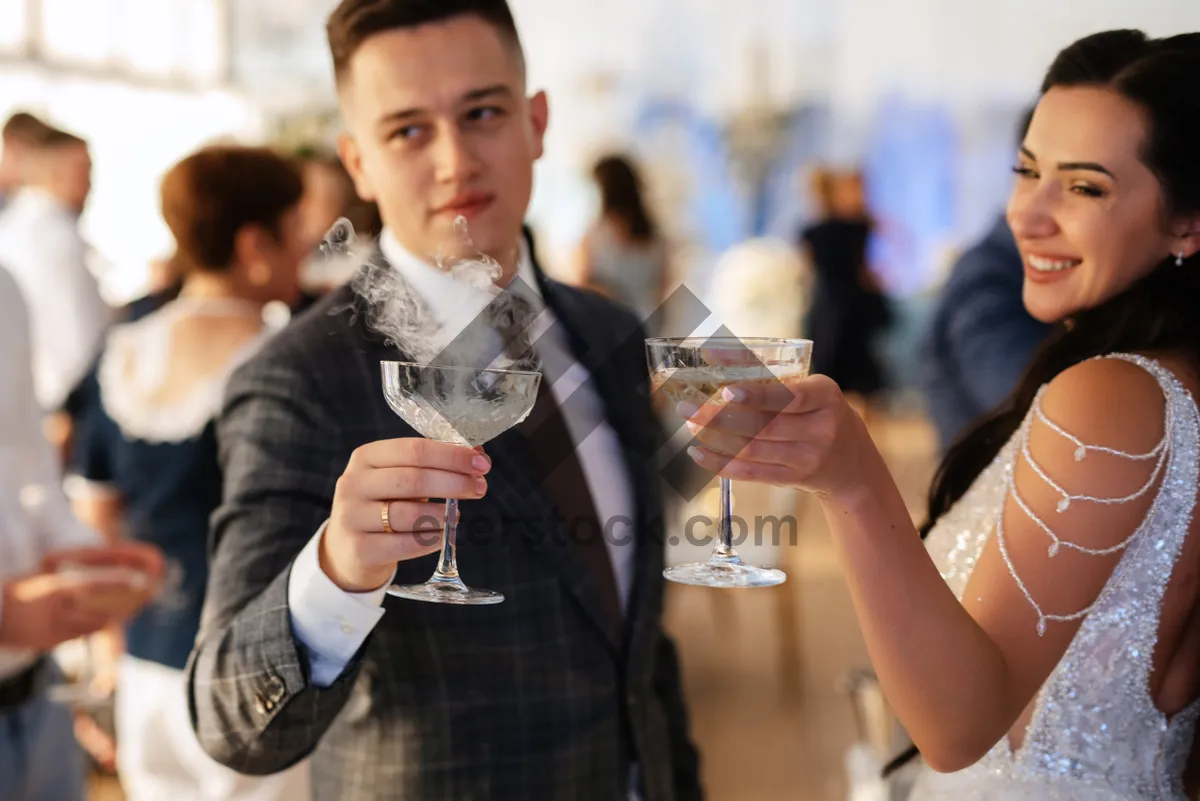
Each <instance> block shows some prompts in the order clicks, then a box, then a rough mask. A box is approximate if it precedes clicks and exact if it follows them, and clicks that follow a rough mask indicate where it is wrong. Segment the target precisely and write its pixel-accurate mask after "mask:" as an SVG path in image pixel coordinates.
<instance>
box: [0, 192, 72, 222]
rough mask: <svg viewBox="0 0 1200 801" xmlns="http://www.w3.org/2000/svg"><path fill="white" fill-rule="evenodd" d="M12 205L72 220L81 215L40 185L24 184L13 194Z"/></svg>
mask: <svg viewBox="0 0 1200 801" xmlns="http://www.w3.org/2000/svg"><path fill="white" fill-rule="evenodd" d="M10 206H11V207H13V208H16V207H20V208H26V209H29V210H31V211H37V212H50V213H53V214H58V215H60V216H62V217H65V218H68V219H71V220H75V219H78V216H79V215H77V214H74V213H73V212H72V211H71V209H69V208H68V207H67V206H66V205H65V204H63V203H62V202H61V201H60V200H59V199H58V198H56V197H55V196H54V195H52V194H50V193H49V192H48V191H46V190H45V189H42V188H41V187H39V186H24V187H21V188H20V189H18V190H17V193H16V194H15V195H13V196H12V199H11V201H10Z"/></svg>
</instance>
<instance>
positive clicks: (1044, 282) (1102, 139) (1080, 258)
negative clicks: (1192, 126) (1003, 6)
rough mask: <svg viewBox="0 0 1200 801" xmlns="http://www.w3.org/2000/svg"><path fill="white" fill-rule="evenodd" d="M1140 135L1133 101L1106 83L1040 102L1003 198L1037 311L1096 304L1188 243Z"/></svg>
mask: <svg viewBox="0 0 1200 801" xmlns="http://www.w3.org/2000/svg"><path fill="white" fill-rule="evenodd" d="M1145 137H1146V124H1145V121H1144V119H1143V116H1142V113H1141V111H1140V110H1139V108H1138V107H1137V106H1135V105H1134V104H1133V103H1131V102H1130V101H1128V100H1125V99H1124V98H1122V97H1120V96H1119V95H1117V94H1116V93H1114V92H1111V91H1109V90H1106V89H1101V88H1095V87H1073V88H1055V89H1051V90H1050V91H1048V92H1047V93H1046V94H1045V96H1043V98H1042V100H1041V102H1040V103H1038V107H1037V110H1036V111H1035V112H1034V115H1033V120H1032V122H1031V124H1030V126H1029V132H1028V133H1027V134H1026V136H1025V141H1024V143H1023V145H1022V147H1021V152H1020V156H1019V159H1018V165H1017V167H1016V172H1017V181H1016V186H1015V187H1014V189H1013V193H1012V197H1011V199H1010V200H1009V203H1008V222H1009V224H1010V225H1011V226H1012V229H1013V233H1014V234H1015V236H1016V239H1017V246H1018V247H1019V248H1020V251H1021V256H1022V259H1023V261H1024V265H1025V287H1024V300H1025V307H1026V308H1027V309H1028V310H1029V313H1030V314H1032V315H1033V316H1034V317H1036V318H1037V319H1039V320H1042V321H1044V322H1054V321H1057V320H1061V319H1063V318H1066V317H1069V316H1071V315H1072V314H1075V313H1077V312H1079V311H1082V310H1084V309H1089V308H1093V307H1095V306H1098V305H1100V304H1102V303H1104V302H1105V301H1107V300H1109V299H1111V298H1113V297H1115V296H1116V295H1118V294H1120V293H1121V292H1123V291H1124V290H1125V289H1127V288H1129V287H1130V286H1131V285H1132V284H1134V283H1135V282H1136V281H1138V280H1139V279H1141V278H1143V277H1144V276H1146V275H1148V274H1149V273H1150V272H1151V271H1152V270H1153V269H1154V268H1155V267H1156V266H1158V265H1159V264H1160V263H1161V262H1162V261H1163V259H1165V258H1167V257H1169V256H1171V255H1172V254H1173V253H1175V252H1177V251H1178V250H1180V249H1181V248H1183V249H1184V255H1185V256H1188V255H1190V254H1191V252H1193V251H1194V248H1195V245H1194V243H1191V240H1188V239H1186V238H1184V236H1183V233H1184V231H1185V230H1186V227H1185V228H1184V229H1183V230H1181V229H1180V226H1179V225H1178V224H1177V223H1176V224H1174V225H1173V224H1172V223H1171V222H1170V221H1169V220H1168V219H1167V218H1166V214H1165V209H1164V204H1163V198H1162V187H1161V185H1160V184H1159V182H1158V179H1157V178H1156V177H1155V175H1154V174H1153V173H1152V172H1151V171H1150V169H1149V168H1148V167H1147V166H1146V165H1145V164H1143V163H1142V161H1141V159H1140V154H1141V149H1142V145H1143V143H1144V141H1145Z"/></svg>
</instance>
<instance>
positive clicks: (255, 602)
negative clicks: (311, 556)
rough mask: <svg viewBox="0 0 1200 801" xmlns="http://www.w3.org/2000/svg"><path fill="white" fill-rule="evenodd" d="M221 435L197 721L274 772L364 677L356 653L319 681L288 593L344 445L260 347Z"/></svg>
mask: <svg viewBox="0 0 1200 801" xmlns="http://www.w3.org/2000/svg"><path fill="white" fill-rule="evenodd" d="M218 435H219V439H220V453H221V463H222V468H223V470H224V474H225V499H224V503H223V504H222V506H221V508H220V509H219V510H218V512H217V514H216V515H215V516H214V519H213V542H212V554H211V571H210V579H209V587H208V592H207V595H206V601H205V609H204V615H203V621H202V624H201V631H200V635H199V637H198V638H197V644H196V648H195V650H194V651H193V653H192V657H191V660H190V662H189V665H188V681H189V699H190V708H191V715H192V722H193V725H194V727H195V728H196V732H197V734H198V736H199V739H200V743H201V745H202V746H203V747H204V749H205V751H207V752H208V753H209V754H210V755H211V756H212V757H213V758H214V759H216V760H217V761H219V762H221V763H223V764H225V765H227V766H229V767H231V768H233V769H235V770H238V771H241V772H243V773H249V774H269V773H274V772H278V771H280V770H283V769H285V768H287V767H289V766H291V765H293V764H295V763H297V762H299V761H300V760H301V759H303V758H304V757H305V756H307V755H308V754H309V753H310V752H311V751H312V750H313V749H314V748H315V747H316V745H317V743H318V742H319V740H320V738H321V736H322V735H323V734H324V733H325V731H326V730H327V729H328V727H329V725H330V723H332V721H333V719H334V718H335V717H336V715H337V714H338V712H339V711H340V710H341V708H342V706H343V704H344V703H345V702H346V699H347V698H348V697H349V694H350V690H351V688H352V687H353V684H354V680H355V678H356V677H357V670H358V662H357V660H351V663H350V664H349V665H348V666H347V667H346V669H345V670H343V671H342V673H341V675H339V676H337V678H336V679H335V680H334V681H333V682H332V683H331V684H329V686H328V687H324V688H322V687H318V686H316V685H315V684H314V683H313V682H312V681H311V669H310V665H309V660H308V654H307V650H306V648H305V646H304V645H303V643H302V642H300V641H298V639H297V637H296V636H295V634H294V632H293V625H292V616H291V612H290V610H289V604H288V594H289V580H290V576H291V568H292V563H293V561H294V560H295V558H296V556H297V555H298V554H300V553H301V551H302V550H303V549H304V548H305V546H306V544H307V543H308V542H309V541H310V540H311V539H312V538H313V536H314V534H315V533H316V532H317V531H318V530H319V529H320V527H321V525H322V522H323V521H324V520H325V518H326V517H328V515H329V510H330V505H331V503H332V498H333V492H334V486H335V483H336V481H337V477H338V475H339V474H340V473H341V471H342V469H343V468H344V467H345V464H344V462H345V455H344V448H342V446H341V443H340V437H339V434H338V429H337V426H335V425H334V423H333V421H332V420H331V419H329V418H328V416H327V414H326V412H325V410H324V409H323V408H322V407H321V405H320V403H319V402H318V401H317V400H316V398H315V396H314V394H313V388H312V387H311V386H309V385H308V382H306V381H305V380H304V379H303V376H302V375H301V374H300V373H299V371H296V370H291V369H289V368H286V367H280V366H278V365H276V364H273V363H268V362H267V361H266V360H262V359H259V360H255V361H254V362H251V363H250V364H249V365H247V366H246V367H244V368H243V369H241V370H239V371H238V372H237V373H236V374H235V375H234V377H233V379H232V380H231V381H230V386H229V389H228V393H227V400H226V406H225V411H224V414H223V416H222V418H221V421H220V423H219V427H218ZM364 639H365V638H364ZM360 652H361V649H360Z"/></svg>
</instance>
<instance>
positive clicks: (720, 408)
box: [678, 375, 882, 499]
mask: <svg viewBox="0 0 1200 801" xmlns="http://www.w3.org/2000/svg"><path fill="white" fill-rule="evenodd" d="M678 411H679V413H680V414H681V415H683V417H684V418H685V420H687V425H688V429H689V430H690V431H691V432H692V434H693V436H695V437H696V439H697V440H698V442H699V443H700V445H698V446H694V447H693V448H691V449H690V450H689V454H690V455H691V457H692V459H694V460H695V461H696V463H697V464H699V465H700V466H701V467H703V468H705V469H706V470H711V471H713V472H716V473H718V474H719V475H720V476H722V477H725V478H730V479H733V480H735V481H754V482H758V483H763V484H774V485H777V486H787V487H797V488H799V489H804V490H808V491H810V492H813V493H816V494H817V495H819V496H822V497H824V498H830V499H834V498H843V497H845V498H849V497H850V496H851V495H852V494H853V493H854V492H856V491H858V490H861V489H862V488H864V487H866V486H868V483H869V480H870V477H871V476H873V475H876V473H875V472H874V471H875V469H876V468H877V467H879V466H880V465H881V463H882V460H881V458H880V457H879V452H878V451H877V450H876V449H875V446H874V444H873V443H872V442H871V437H870V434H869V433H868V432H867V427H866V425H865V424H864V423H863V421H862V418H860V417H859V416H858V415H857V414H856V413H855V412H854V410H853V409H852V408H851V407H850V405H849V404H848V403H847V402H846V399H845V398H844V397H843V396H842V393H841V390H840V389H838V386H837V384H835V383H834V382H833V381H832V380H830V379H829V378H826V377H825V376H820V375H814V376H809V377H806V378H796V379H787V380H784V381H780V382H756V383H747V384H734V385H731V386H729V387H727V388H725V389H724V390H723V391H722V392H721V393H720V394H718V395H717V397H715V398H714V399H713V400H712V401H710V402H708V403H706V404H704V405H703V406H701V407H700V408H698V409H697V408H696V407H695V406H691V405H688V404H680V405H679V407H678Z"/></svg>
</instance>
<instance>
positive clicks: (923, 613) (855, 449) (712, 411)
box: [681, 361, 1164, 771]
mask: <svg viewBox="0 0 1200 801" xmlns="http://www.w3.org/2000/svg"><path fill="white" fill-rule="evenodd" d="M737 390H738V391H739V392H741V393H742V399H741V400H738V399H737V398H736V396H735V399H734V400H733V401H732V402H730V403H728V406H727V407H725V408H724V409H723V410H722V407H721V406H720V405H718V404H712V405H710V406H707V407H705V408H704V409H702V410H700V411H699V412H698V414H697V415H696V416H695V417H694V418H693V420H694V422H693V424H692V425H696V424H701V425H703V424H705V423H708V425H703V427H699V428H694V432H695V433H697V436H698V438H699V439H700V440H701V441H702V442H703V443H704V445H705V448H703V449H698V450H697V452H696V453H695V454H694V458H696V459H697V461H698V462H699V463H700V464H701V465H702V466H710V467H712V468H714V469H715V468H717V467H719V466H720V464H721V462H723V461H725V459H726V458H728V457H727V456H726V457H722V456H720V454H737V456H736V458H734V459H733V460H732V461H729V462H728V464H726V465H725V466H724V468H723V469H721V471H720V472H721V474H722V475H726V476H728V477H730V478H733V479H745V480H755V481H763V482H767V483H774V484H785V485H791V486H797V487H801V488H804V489H808V490H811V491H814V492H815V493H816V494H817V497H818V498H819V499H820V502H821V504H822V507H823V509H824V511H825V515H826V518H827V519H828V521H829V524H830V528H831V529H832V533H833V536H834V539H835V541H836V542H837V545H838V548H839V551H840V553H841V557H842V561H843V565H844V567H845V571H846V579H847V582H848V584H849V586H850V591H851V596H852V599H853V601H854V605H855V609H856V611H857V613H858V617H859V621H860V624H861V626H862V630H863V635H864V637H865V639H866V642H867V647H868V650H869V652H870V654H871V659H872V661H873V663H874V665H875V668H876V671H877V673H878V675H879V678H880V681H881V683H882V685H883V688H884V691H885V693H886V694H887V697H888V700H889V702H890V703H891V704H892V706H893V708H894V709H895V710H896V713H897V714H898V716H899V717H900V719H901V721H902V722H903V723H904V725H905V726H906V727H907V729H908V731H909V733H910V734H911V735H912V737H913V740H914V741H915V742H916V744H917V745H918V746H919V747H920V748H921V751H922V753H923V754H924V756H925V758H926V760H927V762H928V763H929V764H930V765H931V766H932V767H933V768H935V769H937V770H943V771H952V770H958V769H961V768H963V767H966V766H968V765H971V764H973V763H974V762H976V761H977V760H978V759H979V758H981V757H982V756H983V755H984V754H985V753H986V752H987V751H988V750H989V749H991V747H992V746H994V745H995V743H996V742H998V741H999V740H1000V739H1001V738H1003V737H1004V736H1006V734H1007V732H1008V731H1009V730H1010V729H1011V728H1012V727H1013V725H1014V724H1015V723H1016V721H1017V720H1018V719H1019V717H1020V716H1021V714H1022V712H1023V711H1024V710H1025V708H1026V707H1027V706H1028V705H1029V703H1030V701H1031V700H1032V699H1033V697H1034V695H1035V694H1036V693H1037V691H1038V689H1039V688H1040V687H1041V685H1042V684H1043V683H1044V682H1045V680H1046V678H1047V676H1049V674H1050V672H1051V671H1052V670H1053V669H1054V666H1055V665H1056V664H1057V663H1058V662H1059V660H1060V659H1061V658H1062V655H1063V653H1064V652H1065V650H1066V648H1067V646H1068V645H1069V643H1070V641H1071V639H1072V638H1073V636H1074V634H1075V631H1076V630H1077V628H1078V625H1079V621H1078V620H1074V621H1071V622H1054V621H1048V622H1047V624H1046V628H1045V633H1044V636H1039V634H1038V629H1039V615H1038V613H1037V612H1036V611H1035V608H1034V606H1033V605H1032V604H1031V603H1030V601H1029V600H1028V599H1027V598H1026V597H1025V593H1024V592H1023V591H1022V589H1021V587H1020V586H1019V585H1018V583H1017V580H1016V578H1015V577H1014V572H1015V574H1016V576H1017V577H1019V578H1020V579H1021V582H1022V583H1023V584H1024V586H1025V589H1026V590H1027V591H1028V593H1029V595H1030V597H1031V598H1032V599H1033V600H1034V601H1035V602H1036V603H1037V604H1038V606H1039V607H1040V608H1041V609H1042V610H1043V612H1044V613H1045V614H1059V615H1069V614H1073V613H1076V612H1079V611H1080V610H1085V609H1087V608H1088V607H1089V606H1090V605H1091V604H1092V603H1093V602H1094V601H1095V599H1096V597H1097V596H1098V595H1099V593H1100V591H1101V589H1102V588H1103V586H1104V584H1105V583H1106V582H1107V580H1108V578H1109V577H1110V575H1111V572H1112V570H1113V567H1114V566H1115V564H1116V562H1117V560H1118V559H1119V558H1120V553H1121V551H1116V552H1114V553H1112V554H1108V555H1105V556H1097V555H1091V554H1085V553H1081V552H1079V551H1078V550H1073V549H1072V547H1071V546H1070V545H1067V544H1065V543H1072V544H1074V545H1078V546H1081V547H1085V548H1090V549H1093V550H1101V549H1105V548H1110V547H1113V546H1116V545H1119V544H1120V543H1121V542H1122V541H1123V540H1125V539H1126V538H1128V537H1129V535H1130V534H1131V532H1133V531H1134V530H1135V529H1136V528H1137V526H1138V523H1139V522H1140V521H1141V519H1142V518H1143V517H1144V516H1145V514H1146V512H1147V510H1148V508H1149V505H1150V502H1151V500H1152V498H1153V496H1154V495H1155V494H1156V492H1157V486H1156V485H1154V481H1153V480H1152V479H1154V477H1155V461H1154V460H1149V461H1130V460H1126V459H1121V458H1119V457H1116V456H1111V455H1108V454H1102V453H1096V452H1091V451H1089V452H1087V454H1086V456H1085V458H1084V459H1083V460H1082V461H1076V458H1075V457H1076V451H1077V445H1076V444H1075V443H1073V442H1072V441H1070V440H1069V439H1066V438H1064V437H1063V436H1061V435H1060V434H1058V433H1056V432H1055V431H1054V430H1052V429H1051V428H1050V427H1049V426H1048V425H1046V424H1044V423H1041V422H1037V423H1035V424H1033V425H1032V426H1031V430H1030V436H1029V449H1030V453H1031V454H1032V456H1033V458H1034V461H1035V462H1036V463H1037V464H1038V465H1039V466H1040V467H1041V469H1042V472H1043V473H1044V474H1045V475H1046V476H1048V477H1050V478H1051V479H1052V480H1053V481H1055V482H1056V483H1057V484H1059V485H1061V486H1063V487H1064V488H1066V489H1067V491H1068V492H1070V493H1073V494H1075V495H1092V496H1096V497H1119V496H1124V495H1128V494H1130V493H1133V492H1135V491H1136V490H1138V489H1139V488H1141V487H1143V485H1146V484H1147V483H1148V482H1149V484H1150V485H1151V486H1150V487H1149V488H1148V490H1147V491H1146V492H1145V493H1144V494H1143V495H1142V496H1140V497H1138V498H1137V499H1134V500H1131V501H1129V502H1128V503H1125V504H1120V505H1099V504H1094V503H1088V502H1085V501H1074V502H1072V504H1071V505H1069V507H1068V508H1067V509H1066V511H1063V512H1061V513H1060V512H1058V511H1057V508H1058V505H1059V501H1060V500H1061V497H1060V496H1059V495H1058V494H1057V492H1056V491H1055V490H1054V489H1053V488H1052V487H1051V486H1050V485H1049V484H1048V483H1047V482H1046V481H1045V480H1044V479H1043V478H1042V477H1041V476H1039V475H1038V473H1037V472H1036V471H1035V470H1034V469H1033V467H1032V465H1031V464H1030V463H1029V462H1028V461H1027V460H1026V459H1024V458H1023V457H1021V458H1019V459H1018V463H1017V466H1016V470H1015V474H1014V475H1015V480H1014V486H1015V487H1016V490H1017V495H1019V496H1020V497H1021V499H1022V500H1023V502H1024V503H1025V505H1026V507H1028V508H1029V510H1030V511H1031V512H1032V513H1033V514H1035V515H1037V516H1038V517H1039V518H1041V519H1042V520H1043V521H1044V522H1046V523H1047V525H1048V526H1049V527H1050V529H1051V530H1052V531H1053V532H1054V533H1055V534H1056V535H1057V537H1058V538H1059V539H1060V540H1061V541H1062V543H1064V544H1063V545H1061V546H1060V548H1059V550H1058V552H1057V553H1056V554H1055V555H1054V556H1053V557H1051V556H1050V555H1049V551H1050V549H1049V545H1050V544H1051V543H1052V539H1051V537H1050V536H1049V535H1048V534H1047V533H1046V532H1045V531H1044V530H1043V529H1042V528H1041V527H1040V526H1039V525H1038V524H1037V523H1036V522H1034V520H1033V519H1032V518H1031V516H1030V514H1028V513H1026V512H1025V511H1024V510H1023V509H1022V508H1021V507H1020V505H1019V504H1018V503H1017V502H1016V500H1015V499H1014V496H1013V494H1012V493H1010V494H1009V495H1008V497H1007V501H1006V503H1005V506H1004V509H1003V512H1002V514H998V515H997V524H998V525H999V526H1001V527H1002V528H1000V529H998V530H997V531H996V532H994V533H993V534H992V536H991V537H990V538H989V542H988V544H987V547H986V548H985V549H984V552H983V554H982V555H981V557H980V559H979V562H978V565H977V567H976V569H975V571H974V573H973V575H972V577H971V579H970V581H969V582H968V585H967V588H966V592H965V594H964V598H963V603H961V604H960V603H959V601H958V600H957V599H956V598H955V596H954V594H953V593H952V592H951V591H950V589H949V587H948V586H947V585H946V583H945V582H944V581H943V580H942V578H941V576H940V575H939V573H938V571H937V569H936V568H935V566H934V564H933V562H932V561H931V560H930V558H929V556H928V554H927V553H926V551H925V547H924V544H923V543H922V542H921V540H920V539H919V537H918V535H917V532H916V530H915V528H914V526H913V524H912V521H911V519H910V518H909V515H908V512H907V509H906V508H905V505H904V503H903V501H902V499H901V496H900V493H899V490H898V489H897V488H896V484H895V482H894V480H893V479H892V477H891V476H890V474H889V473H888V471H887V468H886V465H885V464H884V461H883V458H882V456H881V455H880V454H879V452H878V450H877V449H876V448H875V447H874V445H873V444H872V443H871V440H870V437H869V435H868V433H867V431H866V428H865V426H864V425H863V424H862V421H861V420H860V419H858V418H857V416H856V415H854V414H853V413H852V412H851V411H850V409H849V408H848V407H847V405H846V403H845V401H844V399H842V397H841V393H840V392H839V391H838V389H837V387H836V385H834V384H833V382H831V381H829V380H828V379H826V378H824V377H821V376H814V377H812V378H808V379H804V380H803V381H799V382H797V383H795V384H794V385H792V386H791V387H790V388H789V387H784V386H783V385H782V384H776V385H774V386H769V387H768V386H763V385H758V386H753V387H751V386H740V387H738V388H737ZM1042 408H1043V410H1044V412H1045V415H1046V417H1047V419H1049V420H1053V421H1054V422H1055V423H1056V424H1057V425H1058V426H1060V427H1061V428H1062V429H1063V430H1064V431H1067V432H1071V434H1073V435H1074V436H1076V437H1078V438H1079V439H1080V440H1082V441H1083V442H1085V443H1088V444H1091V445H1105V446H1108V447H1110V448H1117V449H1121V450H1125V451H1129V452H1131V453H1144V452H1147V451H1151V450H1152V449H1153V448H1154V446H1155V444H1156V443H1157V442H1158V441H1159V440H1160V439H1161V438H1162V436H1163V430H1164V424H1163V416H1164V401H1163V396H1162V392H1161V390H1160V389H1159V387H1158V384H1157V382H1156V381H1155V380H1154V379H1153V377H1151V376H1150V375H1149V374H1147V373H1145V372H1144V371H1142V370H1141V369H1140V368H1138V367H1135V366H1133V365H1130V364H1127V363H1125V362H1117V361H1096V362H1088V363H1085V364H1081V365H1078V366H1076V367H1074V368H1072V369H1070V370H1068V371H1066V372H1064V373H1063V374H1062V375H1060V376H1059V377H1058V378H1056V379H1055V380H1054V382H1052V384H1051V385H1050V386H1049V388H1048V389H1047V391H1046V393H1045V395H1044V397H1043V398H1042ZM1117 410H1120V411H1119V412H1117ZM681 411H690V410H684V409H681ZM1001 541H1003V542H1004V543H1005V545H1006V548H1007V552H1008V554H1009V557H1010V559H1011V561H1012V562H1013V565H1014V568H1015V571H1010V570H1009V568H1008V565H1007V563H1006V561H1005V559H1004V556H1003V554H1002V553H1001V551H1000V543H1001Z"/></svg>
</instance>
